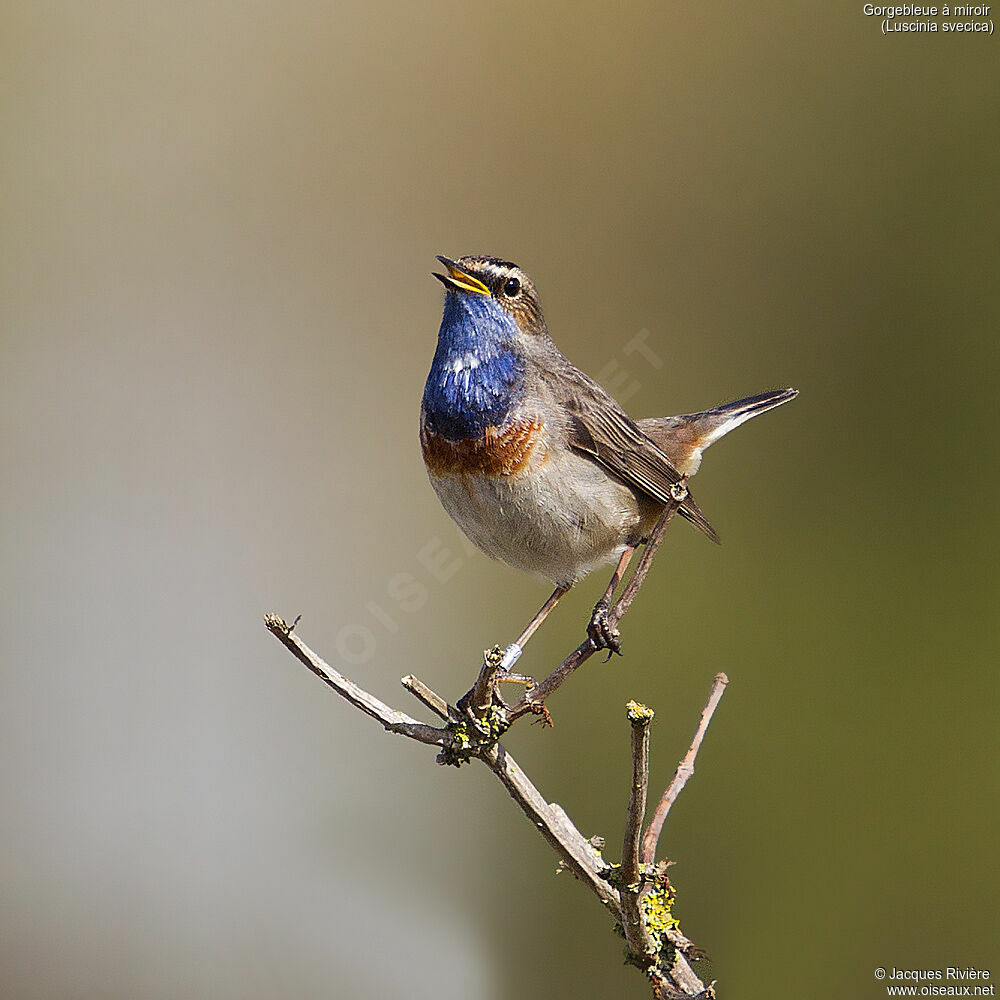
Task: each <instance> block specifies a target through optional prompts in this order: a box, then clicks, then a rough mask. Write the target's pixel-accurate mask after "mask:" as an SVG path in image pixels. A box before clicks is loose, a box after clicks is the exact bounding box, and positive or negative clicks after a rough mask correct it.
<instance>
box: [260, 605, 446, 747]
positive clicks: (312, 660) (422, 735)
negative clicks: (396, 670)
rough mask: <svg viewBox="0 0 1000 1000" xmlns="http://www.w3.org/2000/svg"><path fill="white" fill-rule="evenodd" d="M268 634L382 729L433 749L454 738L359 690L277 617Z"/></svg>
mask: <svg viewBox="0 0 1000 1000" xmlns="http://www.w3.org/2000/svg"><path fill="white" fill-rule="evenodd" d="M264 624H265V625H267V628H268V631H269V632H270V633H271V634H272V635H274V636H276V637H277V638H278V639H279V640H280V642H281V643H282V644H283V645H284V646H285V648H286V649H288V650H290V651H291V652H292V653H293V654H294V655H295V656H296V657H297V658H298V659H299V660H301V661H302V662H303V663H304V664H305V665H306V666H307V667H308V668H309V669H310V670H311V671H312V672H313V673H314V674H315V675H316V676H317V677H319V678H320V680H322V681H323V682H324V683H325V684H327V685H328V686H329V687H331V688H333V690H334V691H336V692H337V694H339V695H340V696H341V697H342V698H346V699H347V700H348V701H349V702H350V703H351V704H352V705H353V706H354V707H355V708H357V709H360V710H361V711H362V712H364V713H365V715H370V716H371V717H372V718H373V719H374V720H375V721H376V722H378V723H380V724H381V726H382V728H383V729H385V730H387V731H388V732H390V733H397V734H398V735H399V736H408V737H409V738H410V739H411V740H417V741H418V742H419V743H429V744H431V745H433V746H440V747H443V746H447V745H448V744H449V743H450V742H451V737H450V735H449V733H448V731H447V730H446V729H435V728H434V727H433V726H428V725H425V724H424V723H423V722H418V721H417V720H416V719H411V718H410V717H409V716H408V715H406V713H405V712H397V711H396V710H395V709H392V708H390V707H389V706H388V705H386V704H385V703H384V702H381V701H379V700H378V698H376V697H375V696H374V695H373V694H369V693H368V692H367V691H365V690H364V689H363V688H360V687H358V685H357V684H355V683H354V681H352V680H349V679H348V678H346V677H345V676H344V675H343V674H341V673H339V672H338V671H336V670H334V669H333V667H331V666H330V665H329V664H328V663H327V662H325V661H324V660H322V659H320V657H318V656H317V655H316V654H315V653H314V652H313V651H312V650H311V649H310V648H309V647H308V646H307V645H306V644H305V643H304V642H302V641H301V640H300V639H299V637H298V636H297V635H295V633H294V632H293V631H292V630H293V629H294V628H295V626H294V624H292V625H289V624H288V623H287V622H286V621H285V620H284V619H282V618H279V617H278V616H277V615H267V617H266V618H265V619H264Z"/></svg>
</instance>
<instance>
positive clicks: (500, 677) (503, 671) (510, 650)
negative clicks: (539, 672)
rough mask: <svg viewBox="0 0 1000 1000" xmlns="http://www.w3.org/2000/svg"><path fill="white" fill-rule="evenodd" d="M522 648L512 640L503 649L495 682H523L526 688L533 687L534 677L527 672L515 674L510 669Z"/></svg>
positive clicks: (518, 657) (519, 655)
mask: <svg viewBox="0 0 1000 1000" xmlns="http://www.w3.org/2000/svg"><path fill="white" fill-rule="evenodd" d="M522 652H523V650H522V649H521V647H520V646H519V645H518V644H517V643H516V642H512V643H511V644H510V645H509V646H508V647H507V648H506V649H505V650H504V651H503V659H501V660H500V664H499V672H498V673H497V678H496V683H497V684H523V685H524V686H525V687H527V688H533V687H535V678H534V677H529V676H528V675H527V674H515V673H514V671H513V670H512V669H511V668H512V667H513V666H514V664H515V663H517V661H518V660H519V659H520V658H521V653H522Z"/></svg>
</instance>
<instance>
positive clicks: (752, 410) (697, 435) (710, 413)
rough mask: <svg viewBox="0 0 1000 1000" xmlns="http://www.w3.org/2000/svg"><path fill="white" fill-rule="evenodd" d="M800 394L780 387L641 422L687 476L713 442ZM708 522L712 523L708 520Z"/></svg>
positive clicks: (699, 462) (794, 390)
mask: <svg viewBox="0 0 1000 1000" xmlns="http://www.w3.org/2000/svg"><path fill="white" fill-rule="evenodd" d="M798 394H799V391H798V389H776V390H773V391H771V392H761V393H758V394H757V395H756V396H747V397H746V398H745V399H737V400H734V401H733V402H732V403H722V404H721V405H720V406H713V407H712V409H710V410H705V411H703V412H702V413H682V414H679V415H678V416H676V417H652V418H647V419H646V420H639V421H637V422H638V424H639V427H640V429H641V430H642V432H643V434H645V435H646V436H647V437H649V438H650V439H652V441H653V442H654V443H655V444H656V445H657V446H658V447H659V448H661V449H662V450H663V451H664V452H665V453H666V455H667V457H668V458H669V459H670V461H671V462H672V463H673V464H674V466H675V468H676V469H677V470H678V471H679V472H681V473H683V474H684V475H685V476H693V475H694V474H695V473H696V472H697V471H698V467H699V466H700V465H701V457H702V453H703V452H704V451H705V449H706V448H707V447H708V446H709V445H710V444H714V443H715V442H716V441H718V440H719V438H721V437H722V436H723V435H725V434H728V433H729V432H730V431H731V430H735V428H737V427H739V426H740V424H742V423H745V422H746V421H747V420H749V419H750V418H751V417H756V416H758V415H759V414H761V413H766V412H767V411H768V410H773V409H774V408H775V407H776V406H781V405H782V404H783V403H787V402H788V401H789V400H792V399H794V398H795V397H796V396H797V395H798ZM681 513H682V514H685V517H688V516H689V515H687V514H686V513H685V512H684V511H683V510H682V511H681ZM699 513H700V512H699ZM702 519H703V517H702ZM690 520H692V521H694V522H695V523H696V524H698V525H699V527H702V526H701V524H700V523H699V521H698V519H697V518H695V517H691V518H690ZM705 523H706V524H708V522H707V521H706V522H705ZM709 528H711V525H709ZM702 530H703V531H705V528H704V527H702ZM705 533H706V534H708V535H709V537H712V535H714V532H711V534H710V533H709V531H705Z"/></svg>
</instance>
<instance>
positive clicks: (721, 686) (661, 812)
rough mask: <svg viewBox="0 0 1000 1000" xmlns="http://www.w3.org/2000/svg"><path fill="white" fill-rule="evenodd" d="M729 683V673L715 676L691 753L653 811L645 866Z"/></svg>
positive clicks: (644, 852)
mask: <svg viewBox="0 0 1000 1000" xmlns="http://www.w3.org/2000/svg"><path fill="white" fill-rule="evenodd" d="M728 683H729V678H728V677H727V676H726V675H725V674H723V673H718V674H716V675H715V683H714V684H713V685H712V692H711V694H710V695H709V696H708V701H707V702H706V703H705V707H704V708H703V709H702V711H701V721H700V722H699V723H698V728H697V729H696V730H695V734H694V739H693V740H691V746H690V747H689V748H688V752H687V753H686V754H685V755H684V759H683V760H682V761H681V762H680V764H678V765H677V770H676V771H675V772H674V777H673V780H672V781H671V782H670V784H669V785H668V786H667V790H666V791H665V792H664V793H663V797H662V798H661V799H660V802H659V804H658V805H657V807H656V810H655V812H654V813H653V818H652V819H651V820H650V821H649V826H648V828H647V829H646V833H645V835H644V836H643V838H642V863H643V864H645V865H651V864H652V863H653V861H654V859H655V858H656V847H657V844H659V842H660V833H661V832H662V830H663V824H664V822H665V821H666V818H667V813H669V812H670V807H671V806H672V805H673V804H674V800H675V799H676V798H677V796H678V795H680V793H681V791H682V789H683V788H684V786H685V785H686V784H687V782H688V778H690V777H691V775H692V774H694V759H695V757H697V756H698V751H699V749H701V741H702V740H703V739H704V738H705V732H706V731H707V729H708V724H709V723H710V722H711V721H712V716H713V715H714V714H715V709H716V706H717V705H718V704H719V701H720V700H721V699H722V695H723V694H724V693H725V690H726V685H727V684H728Z"/></svg>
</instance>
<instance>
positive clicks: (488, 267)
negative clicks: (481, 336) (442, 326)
mask: <svg viewBox="0 0 1000 1000" xmlns="http://www.w3.org/2000/svg"><path fill="white" fill-rule="evenodd" d="M438 260H439V261H441V263H442V264H444V266H445V269H446V270H447V272H448V273H447V274H438V273H436V272H435V274H434V277H435V278H437V279H438V280H439V281H440V282H441V283H442V284H443V285H444V287H445V288H446V289H447V290H448V297H447V300H446V302H445V323H446V324H469V325H471V326H476V325H481V326H482V327H483V328H484V331H483V332H486V330H487V329H492V330H493V331H494V332H495V334H496V335H500V336H502V335H503V333H504V332H506V333H507V334H508V335H509V336H510V337H511V339H516V338H517V336H518V335H523V336H528V337H532V336H537V335H539V334H544V333H545V332H546V329H545V317H544V316H543V315H542V307H541V305H540V304H539V302H538V295H537V294H536V292H535V284H534V282H533V281H532V280H531V278H529V277H528V275H527V274H525V273H524V271H522V270H521V269H520V268H519V267H518V266H517V264H512V263H511V262H510V261H509V260H500V259H498V258H497V257H476V256H468V257H459V258H458V260H450V259H449V258H448V257H438Z"/></svg>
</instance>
